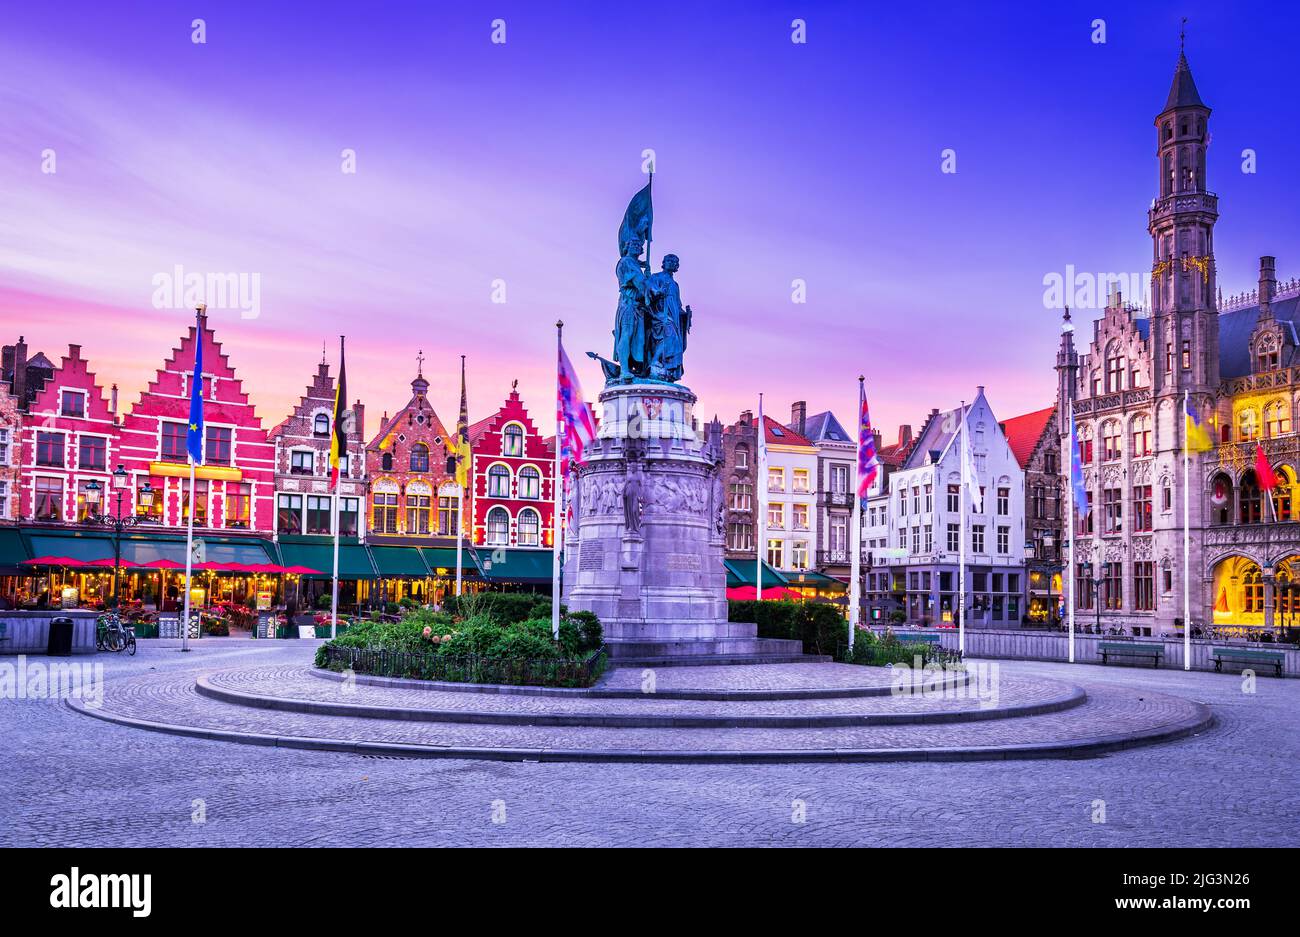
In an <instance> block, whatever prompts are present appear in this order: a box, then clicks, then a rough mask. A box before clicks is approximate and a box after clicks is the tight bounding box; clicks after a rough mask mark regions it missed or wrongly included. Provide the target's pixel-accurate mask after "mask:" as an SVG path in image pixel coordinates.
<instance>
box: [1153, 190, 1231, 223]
mask: <svg viewBox="0 0 1300 937" xmlns="http://www.w3.org/2000/svg"><path fill="white" fill-rule="evenodd" d="M1180 211H1203V212H1207V213H1209V214H1214V215H1217V214H1218V213H1219V196H1217V195H1215V194H1214V193H1213V192H1175V193H1173V194H1172V195H1166V196H1164V197H1163V198H1159V199H1156V203H1155V205H1153V206H1151V208H1150V209H1149V210H1148V211H1147V221H1148V222H1149V223H1154V222H1156V221H1158V220H1160V219H1162V218H1164V217H1166V216H1168V215H1171V214H1173V213H1174V212H1180Z"/></svg>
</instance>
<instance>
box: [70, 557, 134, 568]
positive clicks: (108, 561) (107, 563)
mask: <svg viewBox="0 0 1300 937" xmlns="http://www.w3.org/2000/svg"><path fill="white" fill-rule="evenodd" d="M83 565H85V566H95V567H99V568H103V569H112V568H113V567H114V566H117V567H120V568H121V569H134V568H135V564H134V563H129V562H127V561H126V560H119V561H118V562H116V563H115V562H113V558H112V557H111V556H107V557H104V559H102V560H92V561H90V562H89V563H85V564H83Z"/></svg>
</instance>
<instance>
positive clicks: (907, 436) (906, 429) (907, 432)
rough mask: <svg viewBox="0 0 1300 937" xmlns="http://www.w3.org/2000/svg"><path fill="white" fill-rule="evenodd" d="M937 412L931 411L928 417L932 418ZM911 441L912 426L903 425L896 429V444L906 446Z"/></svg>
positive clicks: (908, 424) (909, 424)
mask: <svg viewBox="0 0 1300 937" xmlns="http://www.w3.org/2000/svg"><path fill="white" fill-rule="evenodd" d="M937 412H938V411H934V410H932V411H931V412H930V415H931V416H934V415H935V414H936V413H937ZM911 441H912V424H911V423H904V424H903V425H902V426H900V427H899V428H898V444H899V445H900V446H906V445H907V444H908V443H909V442H911Z"/></svg>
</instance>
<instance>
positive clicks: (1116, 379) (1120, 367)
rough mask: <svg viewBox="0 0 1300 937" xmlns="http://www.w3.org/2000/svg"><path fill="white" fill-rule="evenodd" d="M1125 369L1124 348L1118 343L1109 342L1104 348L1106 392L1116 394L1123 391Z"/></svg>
mask: <svg viewBox="0 0 1300 937" xmlns="http://www.w3.org/2000/svg"><path fill="white" fill-rule="evenodd" d="M1126 369H1127V362H1126V361H1125V359H1124V348H1123V346H1122V345H1120V343H1119V342H1111V343H1110V344H1109V345H1107V346H1106V392H1107V393H1109V394H1117V393H1119V392H1120V391H1121V390H1123V389H1124V372H1125V370H1126Z"/></svg>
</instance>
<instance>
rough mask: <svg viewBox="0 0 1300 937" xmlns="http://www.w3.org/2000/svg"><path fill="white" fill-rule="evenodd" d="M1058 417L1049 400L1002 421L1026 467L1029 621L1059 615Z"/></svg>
mask: <svg viewBox="0 0 1300 937" xmlns="http://www.w3.org/2000/svg"><path fill="white" fill-rule="evenodd" d="M1056 417H1057V413H1056V407H1055V406H1051V407H1045V408H1044V409H1042V410H1035V411H1034V412H1033V413H1026V414H1023V415H1022V416H1015V417H1012V418H1011V419H1009V420H1005V421H1004V422H1003V423H1002V433H1003V435H1004V436H1006V438H1007V445H1009V446H1010V447H1011V452H1012V454H1013V455H1014V456H1015V457H1016V462H1018V463H1019V464H1020V468H1021V469H1022V470H1023V471H1024V473H1025V600H1026V602H1025V616H1026V618H1027V619H1028V621H1029V623H1032V624H1048V623H1055V622H1058V621H1059V619H1060V601H1061V595H1062V592H1061V585H1062V574H1063V573H1064V570H1065V567H1064V566H1063V565H1062V564H1063V563H1064V562H1065V550H1064V548H1063V545H1062V544H1063V541H1062V540H1061V536H1062V530H1061V523H1062V518H1063V515H1064V513H1065V512H1064V510H1063V508H1062V506H1061V504H1062V502H1061V433H1060V430H1059V429H1058V427H1057V423H1056Z"/></svg>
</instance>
